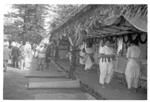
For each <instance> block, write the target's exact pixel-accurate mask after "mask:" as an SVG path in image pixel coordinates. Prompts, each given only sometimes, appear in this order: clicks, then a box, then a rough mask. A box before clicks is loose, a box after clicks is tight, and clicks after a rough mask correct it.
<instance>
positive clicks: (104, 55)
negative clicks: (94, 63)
mask: <svg viewBox="0 0 150 102" xmlns="http://www.w3.org/2000/svg"><path fill="white" fill-rule="evenodd" d="M109 45H110V42H109V41H106V43H105V45H103V42H101V44H100V48H99V54H100V57H99V58H100V60H99V68H100V76H99V83H100V84H101V85H102V86H103V88H104V84H105V83H106V84H109V83H110V81H111V78H112V75H113V65H114V64H113V59H114V54H113V49H112V48H111V47H109Z"/></svg>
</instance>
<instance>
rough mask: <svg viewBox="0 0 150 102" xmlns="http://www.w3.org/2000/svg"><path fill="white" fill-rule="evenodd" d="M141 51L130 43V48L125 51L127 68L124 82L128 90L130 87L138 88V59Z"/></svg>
mask: <svg viewBox="0 0 150 102" xmlns="http://www.w3.org/2000/svg"><path fill="white" fill-rule="evenodd" d="M140 53H141V50H140V48H139V47H138V45H136V44H134V43H132V44H131V46H130V47H128V49H127V55H126V57H127V59H128V62H127V66H126V70H125V76H126V82H127V86H128V89H130V88H131V87H133V88H138V81H139V77H140V64H139V60H138V59H139V57H140Z"/></svg>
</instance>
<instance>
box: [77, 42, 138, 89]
mask: <svg viewBox="0 0 150 102" xmlns="http://www.w3.org/2000/svg"><path fill="white" fill-rule="evenodd" d="M86 50H87V48H86V46H85V47H81V50H80V63H81V64H84V65H85V70H87V69H90V68H91V67H92V65H93V64H94V63H95V62H93V61H92V59H91V56H90V55H92V54H89V52H88V51H86ZM89 51H90V50H89ZM92 52H93V51H92V50H91V53H92ZM140 54H141V50H140V48H139V46H138V45H136V44H135V43H134V42H131V44H130V46H129V47H128V48H127V53H126V59H127V60H128V61H127V65H126V69H125V73H124V74H125V79H126V83H127V87H128V89H131V88H132V87H133V88H135V89H136V88H138V81H139V77H140V64H139V60H138V59H139V57H140ZM116 55H117V54H116V50H115V49H114V48H113V47H112V44H111V42H110V41H109V40H106V41H103V40H101V41H100V44H99V50H98V54H97V55H96V57H97V60H98V64H99V71H100V74H99V83H100V84H101V85H102V87H103V88H104V87H105V86H104V85H105V84H109V83H110V82H111V79H112V77H113V74H114V67H115V61H116V57H117V56H116Z"/></svg>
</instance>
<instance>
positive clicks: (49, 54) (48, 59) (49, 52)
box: [45, 43, 52, 69]
mask: <svg viewBox="0 0 150 102" xmlns="http://www.w3.org/2000/svg"><path fill="white" fill-rule="evenodd" d="M51 57H52V43H51V44H48V45H47V48H46V56H45V62H46V69H48V68H49V63H50V62H51Z"/></svg>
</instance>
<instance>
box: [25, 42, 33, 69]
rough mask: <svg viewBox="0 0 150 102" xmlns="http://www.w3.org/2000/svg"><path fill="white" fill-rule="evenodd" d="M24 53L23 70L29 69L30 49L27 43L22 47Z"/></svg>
mask: <svg viewBox="0 0 150 102" xmlns="http://www.w3.org/2000/svg"><path fill="white" fill-rule="evenodd" d="M24 51H25V68H26V69H28V68H29V67H30V63H31V60H32V48H31V45H30V43H29V42H27V43H26V45H25V46H24Z"/></svg>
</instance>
